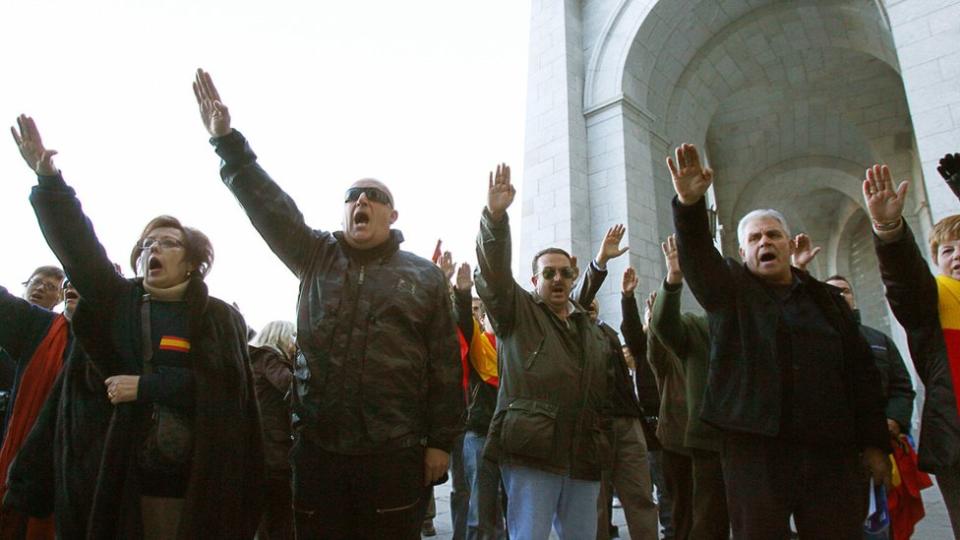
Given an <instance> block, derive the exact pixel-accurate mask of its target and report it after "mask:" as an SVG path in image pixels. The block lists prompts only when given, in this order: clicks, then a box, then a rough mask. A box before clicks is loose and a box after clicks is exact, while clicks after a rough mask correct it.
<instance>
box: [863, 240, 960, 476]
mask: <svg viewBox="0 0 960 540" xmlns="http://www.w3.org/2000/svg"><path fill="white" fill-rule="evenodd" d="M874 240H875V245H876V249H877V258H878V259H879V260H880V275H881V276H882V277H883V283H884V285H886V288H887V301H888V302H890V309H892V310H893V314H894V316H896V317H897V320H898V321H900V324H901V325H903V329H904V330H905V331H906V333H907V344H908V345H909V347H910V357H911V358H912V359H913V366H914V367H915V368H916V370H917V375H919V376H920V380H921V381H923V385H924V388H925V394H926V399H925V401H924V405H923V415H922V417H921V419H920V441H919V443H920V444H919V450H918V452H917V453H918V456H919V466H920V469H921V470H924V471H927V472H931V473H933V474H937V473H938V472H939V471H942V470H949V469H954V470H955V469H956V468H957V467H958V466H960V414H958V412H957V402H956V398H955V397H954V392H955V391H956V389H955V388H954V386H953V380H952V379H951V375H950V360H949V358H948V357H947V345H946V343H945V342H944V340H943V329H942V328H941V326H940V303H939V293H938V292H937V283H936V280H935V278H934V277H933V275H932V274H931V273H930V268H929V267H928V266H927V263H926V261H924V260H923V257H922V256H921V255H920V250H919V249H918V248H917V243H916V242H915V241H914V239H913V233H912V232H911V231H910V229H909V227H907V226H906V225H904V231H903V236H902V237H901V238H900V239H899V240H897V241H895V242H890V243H887V244H885V243H883V242H881V241H880V240H879V239H877V238H874Z"/></svg>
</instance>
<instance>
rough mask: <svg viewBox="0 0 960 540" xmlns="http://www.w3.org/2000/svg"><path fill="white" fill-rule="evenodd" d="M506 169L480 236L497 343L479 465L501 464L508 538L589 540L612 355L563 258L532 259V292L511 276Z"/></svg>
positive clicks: (497, 176)
mask: <svg viewBox="0 0 960 540" xmlns="http://www.w3.org/2000/svg"><path fill="white" fill-rule="evenodd" d="M515 195H516V190H515V189H514V187H513V185H512V184H511V183H510V168H509V167H507V166H506V165H500V166H498V167H497V170H496V172H495V173H490V178H489V190H488V193H487V207H486V208H485V209H484V210H483V215H482V217H481V219H480V233H479V235H478V236H477V260H478V265H479V268H478V272H477V275H476V279H475V282H476V287H477V294H478V295H479V296H480V299H481V300H483V303H484V306H486V308H487V314H488V316H489V317H490V320H491V322H492V323H493V327H494V331H495V333H496V336H497V350H498V356H499V359H500V392H499V394H498V396H497V407H496V410H495V412H494V416H493V420H492V422H491V424H490V431H489V432H488V434H487V443H486V448H485V450H484V457H485V458H486V459H491V460H494V461H497V462H499V463H500V472H501V477H502V479H503V485H504V488H505V490H506V493H507V530H508V533H509V536H510V538H547V537H548V536H549V535H550V529H551V526H552V527H554V528H556V530H557V533H558V535H559V536H560V538H594V537H596V530H597V497H598V495H599V493H600V470H601V462H600V458H601V451H602V439H603V426H602V425H601V424H602V422H601V412H600V408H601V406H602V404H603V403H604V399H605V398H606V396H607V371H606V367H607V358H609V356H610V354H611V351H610V345H609V342H608V340H607V338H606V336H605V335H604V334H603V331H602V330H600V327H598V326H597V325H596V324H594V323H593V322H592V321H591V320H590V317H589V315H588V314H587V312H586V310H584V308H583V307H582V306H579V305H577V304H576V303H574V302H573V301H571V300H570V291H571V286H572V285H573V281H574V278H575V277H576V271H575V269H574V266H573V264H572V261H571V258H570V255H569V254H568V253H567V252H566V251H564V250H562V249H559V248H547V249H544V250H542V251H540V252H539V253H537V254H536V255H535V256H534V258H533V268H532V270H533V278H532V280H531V281H532V283H533V287H534V290H533V292H529V291H527V290H525V289H523V288H522V287H521V286H520V284H518V283H517V282H516V281H515V280H514V278H513V275H512V271H511V267H510V245H511V242H510V224H509V220H508V217H507V208H508V207H509V206H510V205H511V204H512V203H513V199H514V196H515Z"/></svg>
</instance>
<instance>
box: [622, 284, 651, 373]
mask: <svg viewBox="0 0 960 540" xmlns="http://www.w3.org/2000/svg"><path fill="white" fill-rule="evenodd" d="M639 283H640V280H639V279H638V278H637V272H636V271H635V270H634V269H633V268H632V267H628V268H627V269H626V270H624V272H623V281H622V284H621V289H620V292H621V295H620V315H621V320H620V334H621V335H622V336H623V341H624V342H625V343H626V344H627V347H628V348H629V349H630V354H632V355H633V358H634V359H635V360H636V362H637V364H638V365H639V363H640V362H641V361H643V359H644V358H646V357H647V337H646V335H645V334H646V333H645V332H644V329H643V322H642V321H641V320H640V310H639V308H637V299H636V298H635V297H634V292H635V291H636V289H637V285H638V284H639Z"/></svg>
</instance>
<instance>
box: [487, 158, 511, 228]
mask: <svg viewBox="0 0 960 540" xmlns="http://www.w3.org/2000/svg"><path fill="white" fill-rule="evenodd" d="M516 195H517V190H516V188H514V187H513V184H511V183H510V166H509V165H507V164H506V163H501V164H500V165H497V170H496V171H495V172H491V173H490V179H489V186H488V190H487V210H488V211H489V212H490V215H491V216H493V219H494V220H495V221H500V220H501V219H503V216H504V214H506V213H507V208H510V205H511V204H513V198H514V197H515V196H516Z"/></svg>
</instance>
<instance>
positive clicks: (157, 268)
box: [147, 255, 163, 276]
mask: <svg viewBox="0 0 960 540" xmlns="http://www.w3.org/2000/svg"><path fill="white" fill-rule="evenodd" d="M162 271H163V263H162V262H160V257H157V256H156V255H151V256H150V259H149V260H148V261H147V273H148V274H149V275H151V276H155V275H157V274H159V273H160V272H162Z"/></svg>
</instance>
